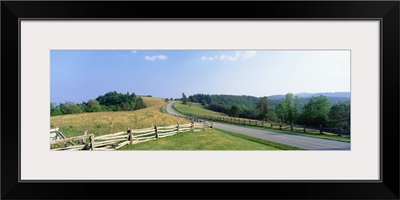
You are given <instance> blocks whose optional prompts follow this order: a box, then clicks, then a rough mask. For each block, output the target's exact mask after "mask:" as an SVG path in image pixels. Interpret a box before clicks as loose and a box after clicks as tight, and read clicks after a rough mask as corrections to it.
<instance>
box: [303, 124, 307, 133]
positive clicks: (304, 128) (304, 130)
mask: <svg viewBox="0 0 400 200" xmlns="http://www.w3.org/2000/svg"><path fill="white" fill-rule="evenodd" d="M305 132H306V125H305V124H304V126H303V133H305Z"/></svg>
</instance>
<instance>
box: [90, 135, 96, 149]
mask: <svg viewBox="0 0 400 200" xmlns="http://www.w3.org/2000/svg"><path fill="white" fill-rule="evenodd" d="M89 140H90V150H92V151H94V150H95V147H94V135H91V136H90V138H89Z"/></svg>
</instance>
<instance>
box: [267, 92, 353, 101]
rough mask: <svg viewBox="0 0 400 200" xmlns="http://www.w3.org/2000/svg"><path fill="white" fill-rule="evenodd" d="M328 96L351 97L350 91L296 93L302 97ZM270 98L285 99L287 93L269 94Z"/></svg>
mask: <svg viewBox="0 0 400 200" xmlns="http://www.w3.org/2000/svg"><path fill="white" fill-rule="evenodd" d="M320 95H322V96H326V97H337V98H348V99H350V92H319V93H308V92H302V93H297V94H294V96H298V97H300V98H310V97H312V96H314V97H317V96H320ZM268 98H269V99H276V100H279V99H284V98H285V95H280V94H279V95H271V96H268Z"/></svg>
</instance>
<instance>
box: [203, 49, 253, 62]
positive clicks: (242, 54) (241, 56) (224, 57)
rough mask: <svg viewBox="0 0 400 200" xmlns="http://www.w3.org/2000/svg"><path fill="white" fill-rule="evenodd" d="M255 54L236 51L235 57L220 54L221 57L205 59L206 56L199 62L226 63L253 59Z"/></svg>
mask: <svg viewBox="0 0 400 200" xmlns="http://www.w3.org/2000/svg"><path fill="white" fill-rule="evenodd" d="M256 54H257V51H236V52H235V55H233V56H230V55H225V54H221V55H215V56H212V57H206V56H202V57H201V60H202V61H213V60H221V61H223V60H228V61H236V60H240V59H242V60H246V59H248V58H250V57H253V56H255V55H256Z"/></svg>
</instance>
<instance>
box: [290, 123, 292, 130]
mask: <svg viewBox="0 0 400 200" xmlns="http://www.w3.org/2000/svg"><path fill="white" fill-rule="evenodd" d="M290 131H293V124H292V123H291V124H290Z"/></svg>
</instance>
